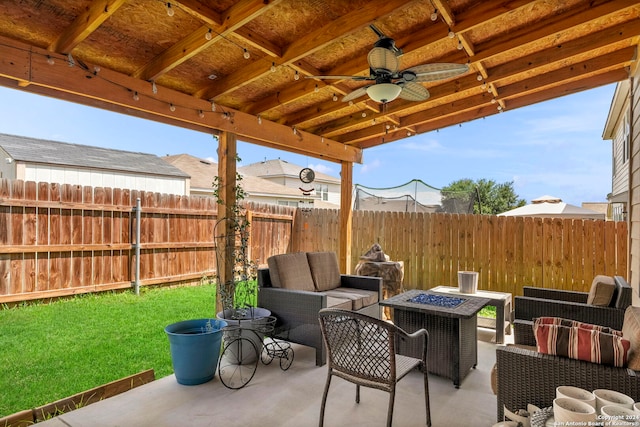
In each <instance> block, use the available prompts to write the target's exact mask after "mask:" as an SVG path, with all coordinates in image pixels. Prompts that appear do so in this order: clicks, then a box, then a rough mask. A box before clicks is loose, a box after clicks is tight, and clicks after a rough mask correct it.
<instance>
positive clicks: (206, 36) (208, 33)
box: [204, 28, 213, 40]
mask: <svg viewBox="0 0 640 427" xmlns="http://www.w3.org/2000/svg"><path fill="white" fill-rule="evenodd" d="M204 38H205V39H207V40H212V39H213V34H212V33H211V28H209V31H207V32H206V33H205V35H204Z"/></svg>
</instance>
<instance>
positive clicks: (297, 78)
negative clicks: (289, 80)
mask: <svg viewBox="0 0 640 427" xmlns="http://www.w3.org/2000/svg"><path fill="white" fill-rule="evenodd" d="M293 80H300V74H298V70H296V72H295V74H294V75H293Z"/></svg>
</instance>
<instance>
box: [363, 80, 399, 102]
mask: <svg viewBox="0 0 640 427" xmlns="http://www.w3.org/2000/svg"><path fill="white" fill-rule="evenodd" d="M401 91H402V88H401V87H400V86H398V85H395V84H393V83H380V84H376V85H371V86H369V87H368V88H367V95H369V98H371V99H373V100H374V101H376V102H381V103H383V104H384V103H387V102H391V101H393V100H394V99H396V98H397V97H398V95H400V92H401Z"/></svg>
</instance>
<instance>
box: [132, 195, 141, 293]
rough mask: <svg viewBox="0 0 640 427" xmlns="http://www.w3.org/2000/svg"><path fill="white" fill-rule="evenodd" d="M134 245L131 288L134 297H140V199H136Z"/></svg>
mask: <svg viewBox="0 0 640 427" xmlns="http://www.w3.org/2000/svg"><path fill="white" fill-rule="evenodd" d="M135 211H136V244H135V246H134V248H135V253H136V255H135V256H136V272H135V274H136V275H135V281H134V283H133V287H134V289H135V292H136V295H140V216H141V211H142V206H141V204H140V197H138V198H137V199H136V208H135Z"/></svg>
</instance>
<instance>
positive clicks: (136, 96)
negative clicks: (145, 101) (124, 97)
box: [133, 91, 140, 101]
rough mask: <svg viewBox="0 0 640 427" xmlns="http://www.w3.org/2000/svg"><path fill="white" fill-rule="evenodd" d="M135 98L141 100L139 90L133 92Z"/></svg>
mask: <svg viewBox="0 0 640 427" xmlns="http://www.w3.org/2000/svg"><path fill="white" fill-rule="evenodd" d="M133 100H134V101H140V95H138V92H137V91H135V92H133Z"/></svg>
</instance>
